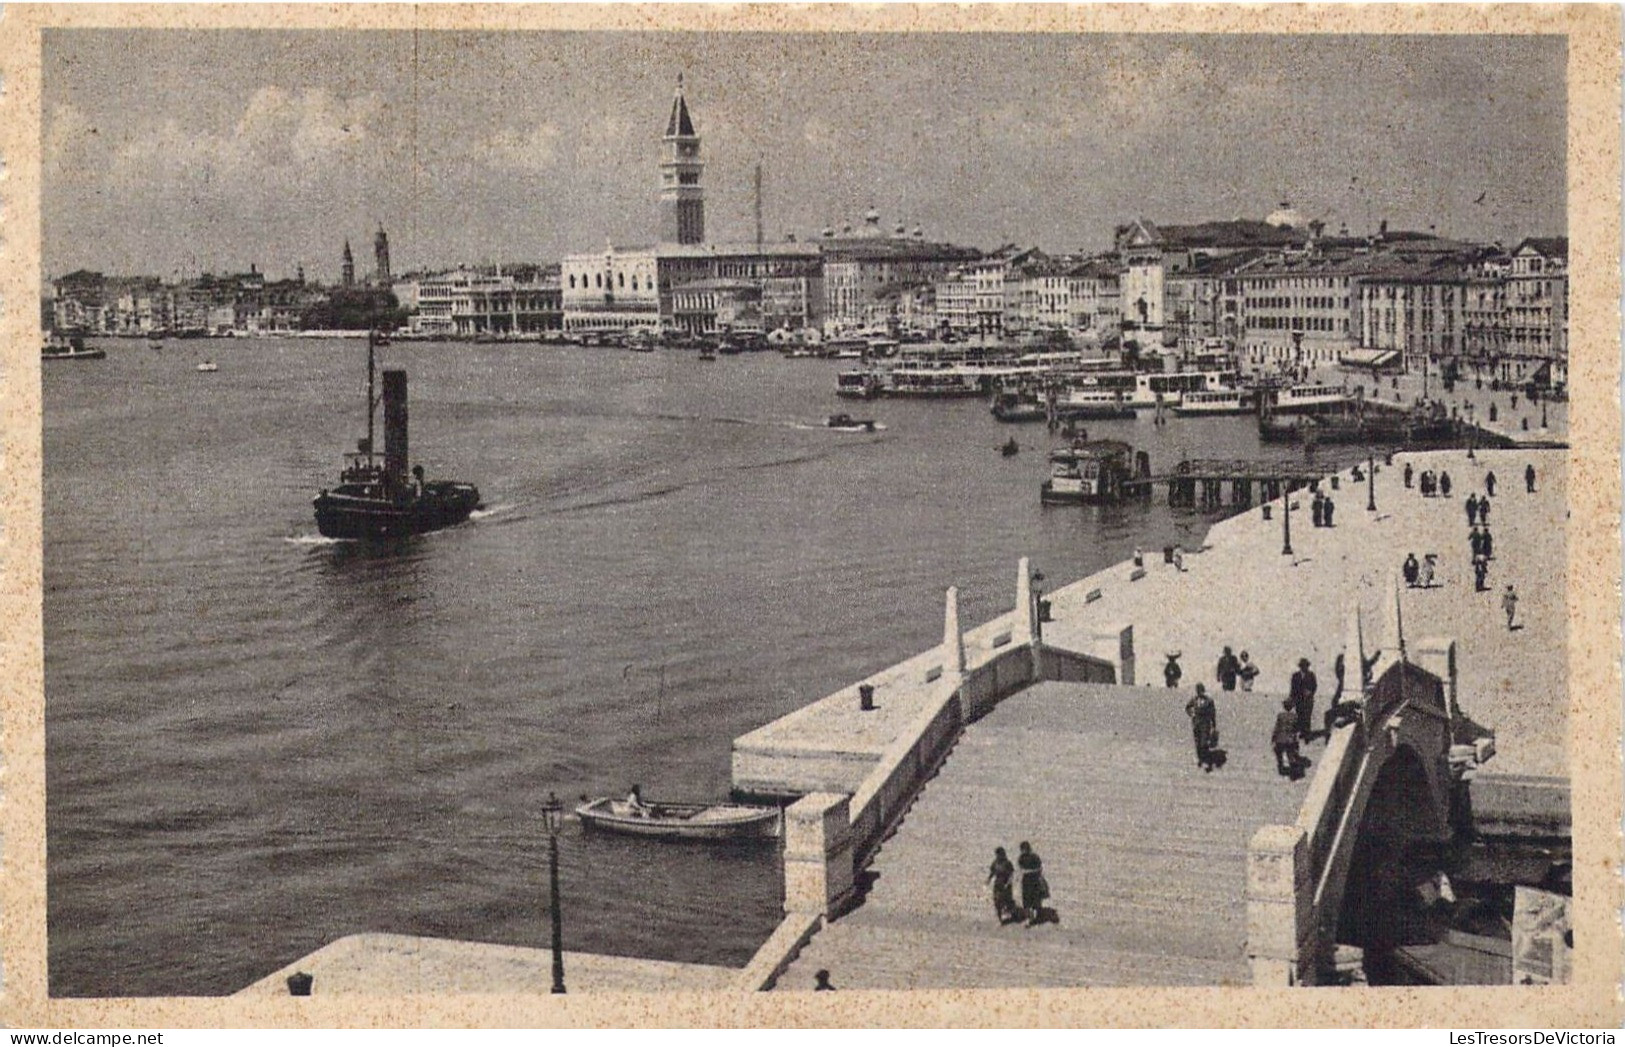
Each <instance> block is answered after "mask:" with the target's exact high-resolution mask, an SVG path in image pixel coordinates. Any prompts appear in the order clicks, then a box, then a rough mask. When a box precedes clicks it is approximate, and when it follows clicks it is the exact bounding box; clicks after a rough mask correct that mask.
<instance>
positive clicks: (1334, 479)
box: [1332, 473, 1343, 491]
mask: <svg viewBox="0 0 1625 1047" xmlns="http://www.w3.org/2000/svg"><path fill="white" fill-rule="evenodd" d="M1338 481H1339V477H1338V475H1337V474H1336V473H1333V474H1332V490H1334V491H1341V490H1342V489H1343V488H1342V485H1341V484H1340V483H1339V482H1338Z"/></svg>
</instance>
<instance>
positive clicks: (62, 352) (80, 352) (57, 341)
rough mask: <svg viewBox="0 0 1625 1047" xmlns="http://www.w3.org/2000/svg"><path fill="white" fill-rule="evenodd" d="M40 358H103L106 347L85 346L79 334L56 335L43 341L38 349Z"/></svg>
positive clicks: (105, 356) (105, 354) (104, 357)
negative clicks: (66, 336) (41, 346)
mask: <svg viewBox="0 0 1625 1047" xmlns="http://www.w3.org/2000/svg"><path fill="white" fill-rule="evenodd" d="M40 359H41V360H105V359H107V350H106V349H96V348H88V349H87V348H86V347H85V340H84V338H83V337H81V336H80V335H73V336H72V337H71V338H66V339H64V338H62V337H60V336H56V337H53V338H51V339H50V340H49V341H47V342H46V343H45V347H44V348H43V349H41V350H40Z"/></svg>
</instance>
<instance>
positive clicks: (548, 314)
mask: <svg viewBox="0 0 1625 1047" xmlns="http://www.w3.org/2000/svg"><path fill="white" fill-rule="evenodd" d="M413 283H414V284H415V291H414V292H413V294H412V297H413V298H414V299H415V302H416V311H415V312H414V313H413V314H412V315H411V318H410V320H409V321H408V323H409V326H410V329H411V330H412V332H413V333H415V334H422V335H426V336H431V337H465V338H466V337H472V336H476V335H484V334H492V335H519V334H525V335H534V334H541V333H544V332H547V331H559V330H562V329H563V327H564V306H563V301H562V296H561V294H560V292H559V277H558V270H557V269H556V268H551V267H538V266H509V267H506V268H504V267H501V266H496V267H488V268H481V269H468V268H460V269H454V270H451V271H450V272H445V273H435V274H431V275H426V276H423V277H421V278H419V279H418V280H416V281H413ZM395 286H396V288H397V293H396V297H397V299H401V295H400V292H399V288H400V287H401V285H400V284H397V285H395ZM401 301H402V305H403V307H404V306H405V300H404V299H401Z"/></svg>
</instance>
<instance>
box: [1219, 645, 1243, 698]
mask: <svg viewBox="0 0 1625 1047" xmlns="http://www.w3.org/2000/svg"><path fill="white" fill-rule="evenodd" d="M1213 675H1214V676H1215V677H1217V678H1218V681H1219V686H1220V687H1222V688H1224V689H1225V690H1227V691H1233V690H1235V689H1236V678H1237V677H1239V676H1240V675H1241V663H1240V662H1238V661H1236V656H1235V655H1233V654H1231V653H1230V648H1228V647H1226V648H1225V649H1224V653H1223V654H1221V655H1219V664H1218V665H1217V666H1216V667H1215V668H1214V671H1213Z"/></svg>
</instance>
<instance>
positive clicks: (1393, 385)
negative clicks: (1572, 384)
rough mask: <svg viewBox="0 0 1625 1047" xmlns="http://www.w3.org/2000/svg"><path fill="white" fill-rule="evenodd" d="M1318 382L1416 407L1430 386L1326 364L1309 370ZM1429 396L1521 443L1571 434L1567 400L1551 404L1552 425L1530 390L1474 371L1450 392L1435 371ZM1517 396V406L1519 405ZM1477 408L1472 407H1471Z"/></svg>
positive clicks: (1416, 378)
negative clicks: (1493, 382)
mask: <svg viewBox="0 0 1625 1047" xmlns="http://www.w3.org/2000/svg"><path fill="white" fill-rule="evenodd" d="M1309 379H1310V381H1312V382H1319V383H1324V384H1326V385H1343V384H1345V383H1346V384H1347V385H1348V388H1349V389H1351V390H1352V389H1353V388H1355V387H1356V386H1362V385H1363V386H1364V387H1365V388H1366V390H1367V392H1368V395H1372V396H1374V397H1375V399H1377V400H1380V401H1383V402H1384V403H1390V404H1395V405H1397V406H1401V407H1411V406H1413V405H1415V403H1416V402H1417V400H1418V399H1421V398H1422V395H1423V391H1424V385H1423V381H1422V376H1421V375H1420V374H1401V375H1381V376H1378V377H1375V378H1373V377H1372V376H1371V375H1366V374H1357V373H1353V372H1349V371H1345V370H1342V369H1340V368H1338V367H1330V366H1323V367H1318V368H1312V369H1311V370H1310V373H1309ZM1425 388H1426V394H1427V399H1429V400H1437V401H1439V402H1440V403H1443V404H1444V405H1445V406H1446V407H1454V408H1456V409H1458V410H1459V411H1460V412H1461V414H1462V417H1464V418H1470V419H1471V420H1472V421H1473V422H1475V423H1476V424H1478V426H1479V427H1481V428H1483V429H1487V430H1489V431H1491V432H1494V433H1499V434H1500V435H1502V436H1505V437H1506V438H1508V439H1510V440H1515V441H1517V442H1519V443H1531V442H1537V443H1549V442H1554V441H1563V440H1566V439H1568V431H1569V429H1568V422H1569V405H1568V403H1567V402H1566V401H1561V400H1552V401H1548V402H1547V403H1546V427H1545V428H1544V429H1543V428H1542V427H1541V424H1540V420H1541V405H1540V404H1539V403H1538V402H1537V403H1531V402H1530V401H1529V397H1528V396H1526V395H1524V393H1523V390H1522V389H1518V390H1512V389H1501V390H1499V391H1497V390H1494V389H1491V388H1490V383H1489V379H1487V378H1486V379H1485V380H1484V383H1483V387H1482V388H1479V387H1478V386H1476V385H1475V384H1474V381H1473V377H1472V375H1471V373H1469V374H1468V376H1467V378H1466V380H1464V381H1458V382H1457V383H1456V388H1455V390H1454V391H1453V392H1449V393H1447V392H1445V390H1444V382H1443V381H1442V380H1441V379H1440V378H1439V376H1438V375H1437V374H1430V375H1429V376H1428V379H1427V383H1426V387H1425ZM1514 397H1516V399H1517V405H1516V406H1514V405H1513V402H1512V401H1513V398H1514ZM1492 404H1493V405H1494V407H1495V414H1496V419H1495V421H1493V422H1492V421H1490V406H1491V405H1492ZM1469 405H1471V408H1472V410H1471V411H1470V412H1469V410H1468V407H1469ZM1525 420H1527V421H1528V422H1529V428H1528V429H1525V428H1524V427H1523V423H1524V421H1525Z"/></svg>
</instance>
